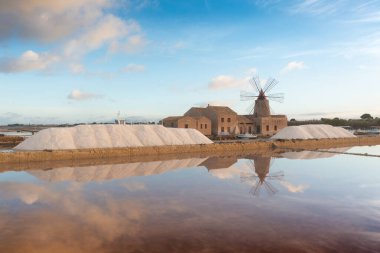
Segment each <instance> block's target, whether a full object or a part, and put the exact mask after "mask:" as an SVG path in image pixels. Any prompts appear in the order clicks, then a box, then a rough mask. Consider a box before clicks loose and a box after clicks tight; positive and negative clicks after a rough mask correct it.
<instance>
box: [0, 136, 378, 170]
mask: <svg viewBox="0 0 380 253" xmlns="http://www.w3.org/2000/svg"><path fill="white" fill-rule="evenodd" d="M371 145H380V136H366V137H356V138H341V139H308V140H266V141H263V140H259V141H257V140H256V141H255V140H253V141H242V142H239V141H236V142H228V143H213V144H197V145H178V146H154V147H128V148H101V149H79V150H46V151H15V152H10V153H1V152H0V167H9V166H15V165H17V164H20V165H24V166H25V164H28V163H29V164H33V163H39V164H41V163H46V164H49V163H52V162H59V161H65V162H66V163H67V162H70V161H71V162H76V163H77V162H78V161H81V160H82V161H85V160H87V161H90V160H95V159H106V160H111V159H112V160H123V161H124V162H130V161H145V160H150V159H153V158H154V157H155V158H156V159H157V158H163V159H165V157H171V158H180V157H189V156H193V157H194V156H200V157H205V156H217V155H239V154H266V153H278V152H281V150H284V149H286V150H300V149H301V150H302V149H307V150H317V149H322V148H339V147H350V146H371ZM16 167H17V166H16Z"/></svg>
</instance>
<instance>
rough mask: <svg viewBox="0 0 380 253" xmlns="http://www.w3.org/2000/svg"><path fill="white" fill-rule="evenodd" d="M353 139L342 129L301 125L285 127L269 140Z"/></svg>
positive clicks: (328, 126)
mask: <svg viewBox="0 0 380 253" xmlns="http://www.w3.org/2000/svg"><path fill="white" fill-rule="evenodd" d="M354 137H356V136H355V135H354V134H352V133H350V132H349V131H347V130H346V129H344V128H342V127H333V126H330V125H302V126H289V127H285V128H283V129H282V130H280V131H279V132H278V133H277V134H275V135H273V136H272V138H271V139H280V140H290V139H329V138H354Z"/></svg>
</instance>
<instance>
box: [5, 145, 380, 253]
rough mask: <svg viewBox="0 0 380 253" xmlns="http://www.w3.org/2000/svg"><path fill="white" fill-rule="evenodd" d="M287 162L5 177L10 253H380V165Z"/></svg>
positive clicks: (253, 159) (208, 162)
mask: <svg viewBox="0 0 380 253" xmlns="http://www.w3.org/2000/svg"><path fill="white" fill-rule="evenodd" d="M379 148H380V146H375V147H357V148H356V147H354V148H352V149H342V150H341V151H343V152H351V150H356V151H358V150H360V149H363V150H365V151H366V152H367V153H376V152H378V151H379ZM284 156H285V157H289V159H288V158H280V157H276V158H271V157H270V156H254V155H251V156H244V158H240V159H237V158H236V157H234V156H229V157H226V156H225V157H212V158H199V157H194V158H186V159H176V160H168V161H152V162H134V163H128V164H103V165H96V163H95V162H94V163H92V164H89V165H85V166H81V167H79V166H78V167H70V166H64V165H60V166H59V167H58V168H49V169H46V168H43V169H42V168H41V169H39V168H33V169H29V170H22V171H12V167H9V168H4V167H3V168H2V172H1V173H0V228H1V229H0V252H49V253H50V252H379V249H380V166H379V165H380V158H378V157H363V156H353V155H344V154H337V155H334V154H327V155H326V153H319V152H311V153H310V152H309V153H305V152H303V153H301V152H299V153H298V152H297V153H293V154H291V153H287V154H285V155H284Z"/></svg>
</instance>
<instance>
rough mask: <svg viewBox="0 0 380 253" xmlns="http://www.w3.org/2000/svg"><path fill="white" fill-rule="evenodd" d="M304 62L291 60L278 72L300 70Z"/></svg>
mask: <svg viewBox="0 0 380 253" xmlns="http://www.w3.org/2000/svg"><path fill="white" fill-rule="evenodd" d="M305 67H306V66H305V63H304V62H303V61H292V62H289V63H288V64H287V65H286V66H285V67H284V68H283V69H282V70H281V71H280V73H282V74H286V73H288V72H291V71H294V70H301V69H304V68H305Z"/></svg>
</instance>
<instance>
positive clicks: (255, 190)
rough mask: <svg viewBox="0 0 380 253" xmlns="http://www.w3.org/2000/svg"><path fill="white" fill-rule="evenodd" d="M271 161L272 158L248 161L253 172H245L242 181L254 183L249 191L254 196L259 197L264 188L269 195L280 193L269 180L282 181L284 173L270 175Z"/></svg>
mask: <svg viewBox="0 0 380 253" xmlns="http://www.w3.org/2000/svg"><path fill="white" fill-rule="evenodd" d="M271 160H272V158H271V157H254V158H253V160H248V161H249V165H250V167H251V169H252V171H251V172H250V173H244V172H243V173H242V174H241V181H242V182H250V183H253V186H252V188H251V190H250V191H249V193H251V194H252V195H253V196H259V195H260V189H261V188H262V187H264V188H265V190H266V192H267V194H268V195H273V194H275V193H276V192H277V191H278V190H277V189H276V188H275V187H274V186H273V185H272V184H271V183H270V182H268V180H282V179H283V177H284V173H283V172H282V171H278V172H275V173H272V174H269V169H270V167H271Z"/></svg>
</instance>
